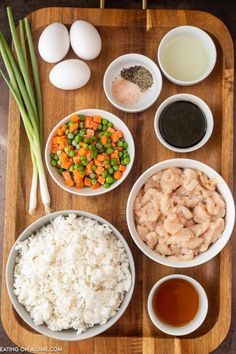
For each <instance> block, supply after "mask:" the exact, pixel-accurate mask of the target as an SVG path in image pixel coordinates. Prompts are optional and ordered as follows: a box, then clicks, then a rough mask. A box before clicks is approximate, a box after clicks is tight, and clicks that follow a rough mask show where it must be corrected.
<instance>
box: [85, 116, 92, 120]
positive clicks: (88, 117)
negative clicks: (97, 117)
mask: <svg viewBox="0 0 236 354" xmlns="http://www.w3.org/2000/svg"><path fill="white" fill-rule="evenodd" d="M86 120H93V117H92V116H86V117H85V121H86Z"/></svg>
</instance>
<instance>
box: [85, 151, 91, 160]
mask: <svg viewBox="0 0 236 354" xmlns="http://www.w3.org/2000/svg"><path fill="white" fill-rule="evenodd" d="M85 156H86V157H87V160H88V161H91V160H92V151H91V150H88V151H87V152H86V155H85Z"/></svg>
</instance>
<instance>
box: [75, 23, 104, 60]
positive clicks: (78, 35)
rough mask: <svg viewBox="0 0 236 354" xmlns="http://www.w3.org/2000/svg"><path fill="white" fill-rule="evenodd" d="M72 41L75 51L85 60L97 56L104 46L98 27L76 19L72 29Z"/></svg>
mask: <svg viewBox="0 0 236 354" xmlns="http://www.w3.org/2000/svg"><path fill="white" fill-rule="evenodd" d="M70 43H71V47H72V49H73V51H74V52H75V54H76V55H78V57H80V58H81V59H84V60H92V59H94V58H96V57H97V56H98V55H99V53H100V51H101V48H102V41H101V37H100V35H99V33H98V31H97V30H96V28H95V27H94V26H93V25H91V23H89V22H86V21H81V20H78V21H75V22H74V23H73V24H72V26H71V29H70Z"/></svg>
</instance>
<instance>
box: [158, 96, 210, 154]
mask: <svg viewBox="0 0 236 354" xmlns="http://www.w3.org/2000/svg"><path fill="white" fill-rule="evenodd" d="M176 101H188V102H192V103H194V104H195V105H196V106H198V107H199V108H200V110H201V111H202V112H203V114H204V116H205V120H206V132H205V135H204V136H203V138H202V139H201V140H200V141H199V142H198V143H197V144H195V145H193V146H191V147H189V148H177V147H175V146H173V145H170V144H169V143H168V142H167V141H166V140H165V139H164V138H163V137H162V135H161V133H160V129H159V119H160V116H161V113H162V111H163V110H164V109H165V108H166V107H167V106H168V105H169V104H171V103H173V102H176ZM213 127H214V120H213V116H212V113H211V110H210V108H209V107H208V105H207V104H206V102H204V101H203V100H202V99H201V98H199V97H197V96H194V95H190V94H187V93H179V94H177V95H173V96H170V97H168V98H167V99H166V100H165V101H163V102H162V103H161V104H160V106H159V107H158V109H157V111H156V114H155V119H154V129H155V132H156V135H157V137H158V139H159V141H160V142H161V144H162V145H164V146H165V147H166V148H167V149H169V150H172V151H175V152H182V153H186V152H192V151H195V150H197V149H200V148H201V147H202V146H203V145H205V144H206V143H207V141H208V140H209V139H210V137H211V134H212V131H213Z"/></svg>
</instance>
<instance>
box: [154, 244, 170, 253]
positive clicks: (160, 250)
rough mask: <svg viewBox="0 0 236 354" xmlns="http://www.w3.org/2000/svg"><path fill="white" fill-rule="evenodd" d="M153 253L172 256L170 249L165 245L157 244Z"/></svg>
mask: <svg viewBox="0 0 236 354" xmlns="http://www.w3.org/2000/svg"><path fill="white" fill-rule="evenodd" d="M154 251H155V252H157V253H160V254H161V255H162V256H170V255H171V254H172V252H171V249H170V248H169V247H168V246H167V245H166V244H165V243H158V244H157V245H156V247H155V249H154Z"/></svg>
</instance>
